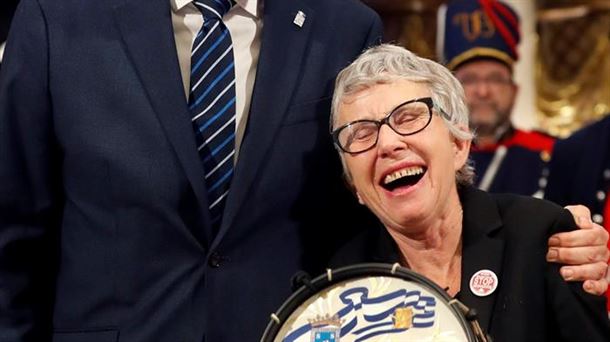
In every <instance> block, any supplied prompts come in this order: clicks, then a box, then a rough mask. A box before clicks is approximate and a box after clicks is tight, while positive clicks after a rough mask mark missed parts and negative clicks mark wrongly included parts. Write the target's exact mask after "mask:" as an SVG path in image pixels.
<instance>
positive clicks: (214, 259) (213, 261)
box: [208, 252, 222, 268]
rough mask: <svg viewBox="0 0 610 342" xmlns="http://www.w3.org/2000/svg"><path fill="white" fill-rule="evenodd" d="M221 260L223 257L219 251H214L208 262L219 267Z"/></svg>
mask: <svg viewBox="0 0 610 342" xmlns="http://www.w3.org/2000/svg"><path fill="white" fill-rule="evenodd" d="M221 260H222V257H221V256H220V254H218V252H213V253H212V255H210V258H209V259H208V264H209V265H210V267H213V268H218V267H220V261H221Z"/></svg>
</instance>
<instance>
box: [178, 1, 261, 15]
mask: <svg viewBox="0 0 610 342" xmlns="http://www.w3.org/2000/svg"><path fill="white" fill-rule="evenodd" d="M234 1H235V3H236V5H237V6H240V7H242V8H243V9H244V10H246V12H248V13H250V14H251V15H253V16H254V17H258V2H259V0H234ZM191 2H192V0H170V3H171V5H172V10H173V11H174V12H178V11H179V10H181V9H182V8H184V7H185V6H187V5H188V4H190V3H191ZM261 2H262V1H261Z"/></svg>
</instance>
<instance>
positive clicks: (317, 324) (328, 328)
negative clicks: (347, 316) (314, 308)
mask: <svg viewBox="0 0 610 342" xmlns="http://www.w3.org/2000/svg"><path fill="white" fill-rule="evenodd" d="M309 324H310V325H311V342H339V338H340V337H341V319H340V318H339V316H338V315H334V316H330V315H326V316H317V317H316V318H314V319H310V320H309Z"/></svg>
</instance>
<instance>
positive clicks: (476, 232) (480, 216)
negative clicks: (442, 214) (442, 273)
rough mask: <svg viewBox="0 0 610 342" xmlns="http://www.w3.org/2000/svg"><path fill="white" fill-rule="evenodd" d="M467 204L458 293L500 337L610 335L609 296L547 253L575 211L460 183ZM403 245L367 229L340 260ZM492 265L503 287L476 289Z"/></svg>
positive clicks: (376, 258) (390, 253) (384, 258)
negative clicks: (567, 276)
mask: <svg viewBox="0 0 610 342" xmlns="http://www.w3.org/2000/svg"><path fill="white" fill-rule="evenodd" d="M460 200H461V202H462V206H463V210H464V218H463V238H462V253H463V255H462V280H461V290H460V293H459V294H458V295H457V296H456V297H457V298H458V299H459V300H461V301H462V302H463V303H464V304H466V305H467V306H468V307H470V308H475V309H476V310H477V312H478V320H479V323H480V324H481V326H482V328H483V329H484V330H485V331H487V332H488V333H489V334H490V335H491V336H492V337H493V339H494V341H583V340H587V341H600V342H601V341H610V322H609V321H608V317H607V314H606V310H605V298H604V297H598V296H593V295H590V294H587V293H586V292H584V290H583V289H582V283H567V282H565V281H564V280H563V279H562V278H561V275H560V274H559V266H558V265H557V264H551V263H547V262H546V260H545V255H546V250H547V239H548V237H549V236H550V235H551V234H553V233H555V232H558V231H564V230H567V229H569V228H570V227H574V225H575V224H574V222H573V221H572V217H571V215H570V214H569V212H568V211H567V210H565V209H562V208H560V207H558V206H556V205H554V204H552V203H550V202H545V201H541V200H538V199H534V198H531V197H523V196H517V195H508V194H504V195H496V194H488V193H486V192H483V191H479V190H476V189H474V188H465V189H463V190H461V191H460ZM398 261H399V252H398V249H397V246H396V244H395V243H394V240H393V239H392V238H391V236H390V235H389V234H388V233H387V230H386V229H385V228H384V227H382V226H380V225H379V226H378V227H376V228H375V229H371V230H369V231H367V232H363V233H361V234H360V235H359V236H358V237H356V238H355V239H353V240H352V241H351V242H350V243H348V244H347V245H346V246H344V247H343V248H342V249H341V250H340V251H339V252H338V253H337V255H336V256H335V257H334V259H333V261H332V266H333V267H338V266H347V265H350V264H355V263H362V262H385V263H395V262H398ZM482 269H488V270H492V271H493V272H494V273H495V274H496V275H497V277H498V288H497V289H496V291H495V292H493V293H492V294H490V295H488V296H486V297H477V296H475V295H474V294H473V293H472V292H471V291H470V287H469V281H470V278H471V277H472V275H473V274H475V273H476V272H477V271H479V270H482Z"/></svg>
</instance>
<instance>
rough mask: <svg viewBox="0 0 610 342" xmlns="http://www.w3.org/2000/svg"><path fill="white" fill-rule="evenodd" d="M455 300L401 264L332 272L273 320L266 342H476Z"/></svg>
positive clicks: (295, 297)
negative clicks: (453, 302) (450, 301)
mask: <svg viewBox="0 0 610 342" xmlns="http://www.w3.org/2000/svg"><path fill="white" fill-rule="evenodd" d="M449 300H450V298H449V297H448V295H447V294H446V293H445V291H443V290H442V289H441V288H439V287H438V286H437V285H436V284H434V283H433V282H432V281H430V280H428V279H426V278H424V277H423V276H421V275H419V274H417V273H415V272H413V271H410V270H408V269H406V268H403V267H399V266H398V264H396V265H395V266H393V265H389V264H360V265H354V266H349V267H345V268H340V269H336V270H328V272H327V274H325V275H322V276H320V277H318V278H316V279H314V280H313V281H311V283H309V284H307V285H306V286H303V287H301V288H300V289H299V290H297V291H296V292H295V293H294V294H293V295H292V296H291V297H290V298H289V299H288V300H287V301H286V302H285V303H284V304H283V305H282V306H281V307H280V309H279V310H278V311H277V313H275V314H272V315H271V318H272V319H271V321H270V323H269V324H268V325H267V329H266V330H265V333H264V335H263V338H262V339H261V341H262V342H339V341H341V342H352V341H353V342H357V341H370V342H372V341H475V337H474V334H473V333H472V331H471V329H470V325H469V324H468V323H467V322H466V319H465V318H464V316H463V315H462V313H461V312H460V311H459V310H458V309H457V307H456V306H454V305H453V304H449Z"/></svg>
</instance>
